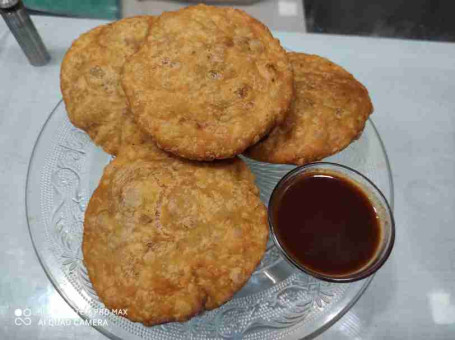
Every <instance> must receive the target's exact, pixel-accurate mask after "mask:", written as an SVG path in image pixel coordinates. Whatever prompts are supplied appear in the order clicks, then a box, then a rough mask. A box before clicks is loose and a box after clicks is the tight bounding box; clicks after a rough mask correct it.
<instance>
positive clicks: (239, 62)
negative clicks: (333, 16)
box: [122, 5, 293, 160]
mask: <svg viewBox="0 0 455 340" xmlns="http://www.w3.org/2000/svg"><path fill="white" fill-rule="evenodd" d="M122 85H123V88H124V90H125V93H126V95H127V97H128V101H129V103H130V106H131V111H132V113H133V115H134V117H135V120H136V121H137V122H138V124H139V125H140V127H141V129H143V130H144V131H147V132H148V133H149V134H150V135H151V136H152V137H153V138H154V139H155V141H156V142H157V144H158V145H159V146H160V147H161V148H163V149H164V150H166V151H169V152H172V153H174V154H177V155H179V156H181V157H185V158H189V159H195V160H212V159H221V158H229V157H233V156H235V155H236V154H238V153H241V152H242V151H243V150H245V148H247V147H248V146H249V145H252V144H254V143H256V142H257V141H258V140H259V139H260V138H261V137H262V136H263V135H264V134H266V133H267V132H268V131H269V130H270V129H271V128H272V127H274V126H275V125H276V124H277V123H279V122H281V121H282V120H283V119H284V117H285V114H286V112H287V109H288V107H289V104H290V101H291V98H292V95H293V83H292V70H291V66H290V63H289V61H288V58H287V55H286V53H285V51H284V50H283V49H282V47H281V46H280V43H279V42H278V40H276V39H274V38H273V37H272V35H271V34H270V32H269V30H268V29H267V28H266V27H265V26H264V25H263V24H261V23H260V22H258V21H257V20H255V19H253V18H251V17H250V16H248V15H247V14H246V13H244V12H243V11H240V10H237V9H233V8H217V7H211V6H205V5H198V6H193V7H187V8H185V9H183V10H179V11H177V12H169V13H163V14H162V15H161V16H160V17H159V18H158V19H157V20H156V21H155V22H154V24H153V26H152V29H151V31H150V34H149V36H148V38H147V41H146V42H145V43H144V44H143V46H142V47H141V49H140V50H139V52H138V53H136V54H135V55H134V56H132V57H131V58H130V59H129V60H128V62H127V63H126V64H125V67H124V70H123V76H122Z"/></svg>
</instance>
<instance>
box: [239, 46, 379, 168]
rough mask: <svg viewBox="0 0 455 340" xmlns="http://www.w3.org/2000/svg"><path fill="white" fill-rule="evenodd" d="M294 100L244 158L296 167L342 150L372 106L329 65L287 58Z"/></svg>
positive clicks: (312, 57) (339, 70)
mask: <svg viewBox="0 0 455 340" xmlns="http://www.w3.org/2000/svg"><path fill="white" fill-rule="evenodd" d="M288 55H289V59H290V61H291V63H292V66H293V69H294V82H295V91H296V92H295V100H294V103H293V104H292V106H291V109H290V112H289V114H288V115H287V117H286V119H285V121H284V122H283V123H282V124H281V125H279V126H277V127H276V128H275V129H273V130H272V132H271V133H270V134H269V135H268V136H267V137H266V138H264V139H263V140H261V141H260V142H259V143H257V144H256V145H254V146H253V147H251V148H250V149H248V150H247V152H246V154H247V155H248V156H249V157H252V158H254V159H256V160H259V161H263V162H270V163H288V164H296V165H302V164H305V163H309V162H312V161H317V160H320V159H322V158H324V157H327V156H330V155H332V154H335V153H337V152H338V151H340V150H343V149H344V148H345V147H347V146H348V145H349V144H350V143H351V142H352V141H353V140H354V139H356V138H358V137H359V136H360V134H361V133H362V131H363V129H364V127H365V122H366V120H367V119H368V116H369V115H370V114H371V113H372V112H373V105H372V104H371V100H370V97H369V95H368V91H367V89H366V88H365V87H364V86H363V85H362V84H360V83H359V82H358V81H357V80H356V79H355V78H354V77H353V76H352V75H351V74H350V73H348V72H347V71H346V70H344V69H343V68H342V67H340V66H338V65H336V64H334V63H332V62H331V61H329V60H327V59H325V58H322V57H319V56H316V55H308V54H304V53H289V54H288Z"/></svg>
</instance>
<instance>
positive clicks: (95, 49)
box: [60, 16, 153, 155]
mask: <svg viewBox="0 0 455 340" xmlns="http://www.w3.org/2000/svg"><path fill="white" fill-rule="evenodd" d="M152 20H153V17H146V16H139V17H132V18H127V19H123V20H120V21H117V22H114V23H111V24H108V25H103V26H99V27H96V28H94V29H93V30H91V31H89V32H87V33H85V34H82V35H81V36H80V37H79V38H78V39H77V40H76V41H74V43H73V45H72V46H71V48H70V49H69V50H68V52H67V53H66V55H65V57H64V59H63V62H62V67H61V72H60V87H61V91H62V94H63V99H64V102H65V105H66V110H67V112H68V117H69V118H70V120H71V122H72V123H73V124H74V125H75V126H77V127H78V128H80V129H82V130H84V131H86V132H87V133H88V134H89V136H90V137H91V138H92V140H93V141H94V142H95V143H96V144H98V145H100V146H101V147H102V148H103V149H104V150H105V151H106V152H108V153H110V154H114V155H115V154H117V152H118V150H119V147H120V144H121V141H122V137H121V130H122V126H123V120H124V117H125V115H127V111H128V106H127V101H126V99H125V94H124V92H123V89H122V87H121V85H120V72H121V69H122V67H123V64H124V63H125V60H126V58H127V57H129V56H131V55H132V54H133V53H135V52H136V51H137V50H138V48H139V46H140V44H141V43H142V42H143V41H144V40H145V38H146V36H147V34H148V32H149V26H150V23H151V21H152Z"/></svg>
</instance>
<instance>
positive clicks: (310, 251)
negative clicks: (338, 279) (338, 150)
mask: <svg viewBox="0 0 455 340" xmlns="http://www.w3.org/2000/svg"><path fill="white" fill-rule="evenodd" d="M277 198H278V200H277V201H276V204H275V206H274V211H273V213H272V219H271V222H272V228H273V231H274V233H275V235H276V237H277V240H278V242H279V244H280V246H281V247H282V248H283V249H284V250H285V251H286V253H287V254H288V256H290V257H291V258H292V259H293V260H294V261H295V262H297V263H298V264H300V265H301V266H302V267H303V268H307V269H309V270H311V271H313V272H316V273H321V274H323V275H330V276H343V275H347V274H349V273H354V272H356V271H358V270H360V269H362V268H363V267H365V265H367V264H368V263H369V262H370V261H371V259H372V258H373V257H374V256H375V254H376V252H377V250H378V247H379V245H380V241H381V226H380V222H379V217H378V216H377V214H376V211H375V209H374V206H373V204H372V203H371V202H370V200H369V198H368V197H367V195H366V194H365V193H364V192H363V190H362V189H361V188H360V187H358V186H357V185H356V184H355V183H353V182H352V181H350V180H349V179H346V178H343V177H342V176H339V175H337V174H332V173H329V172H327V173H326V172H323V173H304V174H301V175H299V176H297V178H295V179H294V180H293V181H292V185H289V186H287V187H285V188H284V190H283V192H282V193H278V197H277Z"/></svg>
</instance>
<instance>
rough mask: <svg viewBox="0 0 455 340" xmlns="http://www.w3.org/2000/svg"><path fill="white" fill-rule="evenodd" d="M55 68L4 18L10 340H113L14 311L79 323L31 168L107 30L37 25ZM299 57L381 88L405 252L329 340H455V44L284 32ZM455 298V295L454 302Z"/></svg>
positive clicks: (1, 313) (0, 110) (3, 230)
mask: <svg viewBox="0 0 455 340" xmlns="http://www.w3.org/2000/svg"><path fill="white" fill-rule="evenodd" d="M33 19H34V21H35V24H36V26H37V28H38V30H39V31H40V33H41V35H42V38H43V40H44V41H45V44H46V45H47V47H48V49H49V51H50V54H51V56H52V61H51V63H50V64H49V65H47V66H44V67H41V68H37V67H32V66H30V65H29V64H28V62H27V60H26V59H25V57H24V55H23V54H22V52H21V50H20V48H19V46H18V45H17V43H16V41H15V40H14V38H13V37H12V35H11V34H10V33H9V31H8V30H7V28H6V26H5V24H4V23H3V21H1V22H0V89H1V91H0V103H1V105H0V148H1V149H0V151H1V158H0V159H1V161H0V174H1V175H0V187H1V189H2V199H1V200H0V211H1V215H0V225H1V227H0V339H24V338H33V339H79V338H85V339H104V338H105V337H104V336H103V335H101V334H100V333H98V331H96V330H95V329H92V328H90V327H89V326H56V327H50V326H41V327H39V326H33V325H32V326H23V325H22V326H17V325H15V322H14V320H15V315H14V311H15V310H16V309H18V308H21V309H24V308H27V307H29V306H36V305H42V306H44V307H45V309H44V313H45V314H46V317H48V318H52V317H56V318H65V317H68V318H76V317H77V315H76V314H75V312H74V311H73V310H72V309H71V308H70V307H69V306H68V305H67V304H66V302H65V301H64V300H63V299H62V298H61V297H60V295H59V293H58V292H56V291H55V289H54V288H53V286H52V284H51V283H50V281H49V280H48V278H47V277H46V275H45V273H44V271H43V269H42V268H41V265H40V263H39V262H38V259H37V257H36V255H35V252H34V250H33V247H32V244H31V241H30V237H29V233H28V227H27V221H26V217H25V206H24V193H25V180H26V173H27V166H28V162H29V159H30V155H31V152H32V148H33V145H34V143H35V141H36V138H37V136H38V133H39V132H40V130H41V128H42V126H43V124H44V122H45V120H46V118H47V117H48V115H49V113H50V112H51V110H52V109H53V108H54V106H55V105H56V104H57V102H58V101H59V100H60V98H61V95H60V90H59V77H58V76H59V66H60V62H61V60H62V57H63V55H64V53H65V51H66V49H67V48H68V47H69V46H70V44H71V41H72V40H73V39H75V38H76V37H77V36H78V35H79V34H80V33H82V32H84V31H86V30H88V29H89V28H91V27H94V26H96V25H98V24H100V23H101V21H96V20H85V19H67V18H51V17H34V18H33ZM276 36H277V37H278V38H279V39H280V40H281V42H282V44H283V45H284V46H285V47H287V48H289V49H292V50H296V51H305V52H309V53H316V54H320V55H322V56H327V57H329V58H330V59H332V60H333V61H335V62H337V63H339V64H340V65H342V66H344V67H346V68H347V69H348V70H350V71H351V72H352V73H353V74H354V75H355V76H356V77H357V78H358V79H359V80H360V81H361V82H363V83H364V84H365V85H366V86H367V87H368V89H369V90H370V93H371V97H372V100H373V103H374V106H375V113H374V115H373V116H372V119H373V121H374V122H375V124H376V126H377V128H378V130H379V131H380V133H381V136H382V138H383V140H384V143H385V146H386V149H387V152H388V155H389V158H390V162H391V165H392V171H393V179H394V184H395V218H396V227H397V238H396V243H395V248H394V251H393V253H392V255H391V257H390V259H389V261H388V262H387V263H386V264H385V266H384V267H383V268H382V269H381V270H380V271H379V272H378V273H377V275H376V277H375V278H374V280H373V283H372V284H371V286H370V287H369V288H368V289H367V291H366V293H365V294H364V295H363V297H362V298H361V299H360V300H359V302H358V303H357V304H356V305H355V306H354V307H353V308H352V309H351V311H349V312H348V313H347V314H346V315H345V316H344V317H342V318H341V319H340V320H339V321H338V322H337V323H336V324H335V325H333V326H332V327H331V328H330V329H328V330H327V331H326V332H324V333H323V334H322V335H320V336H319V338H320V339H341V340H343V339H380V338H388V339H409V338H417V339H454V338H455V212H454V209H455V191H454V189H455V180H454V175H455V44H451V43H432V42H419V41H408V40H392V39H378V38H359V37H341V36H330V35H315V34H301V33H279V32H276ZM452 294H454V297H453V298H452Z"/></svg>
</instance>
